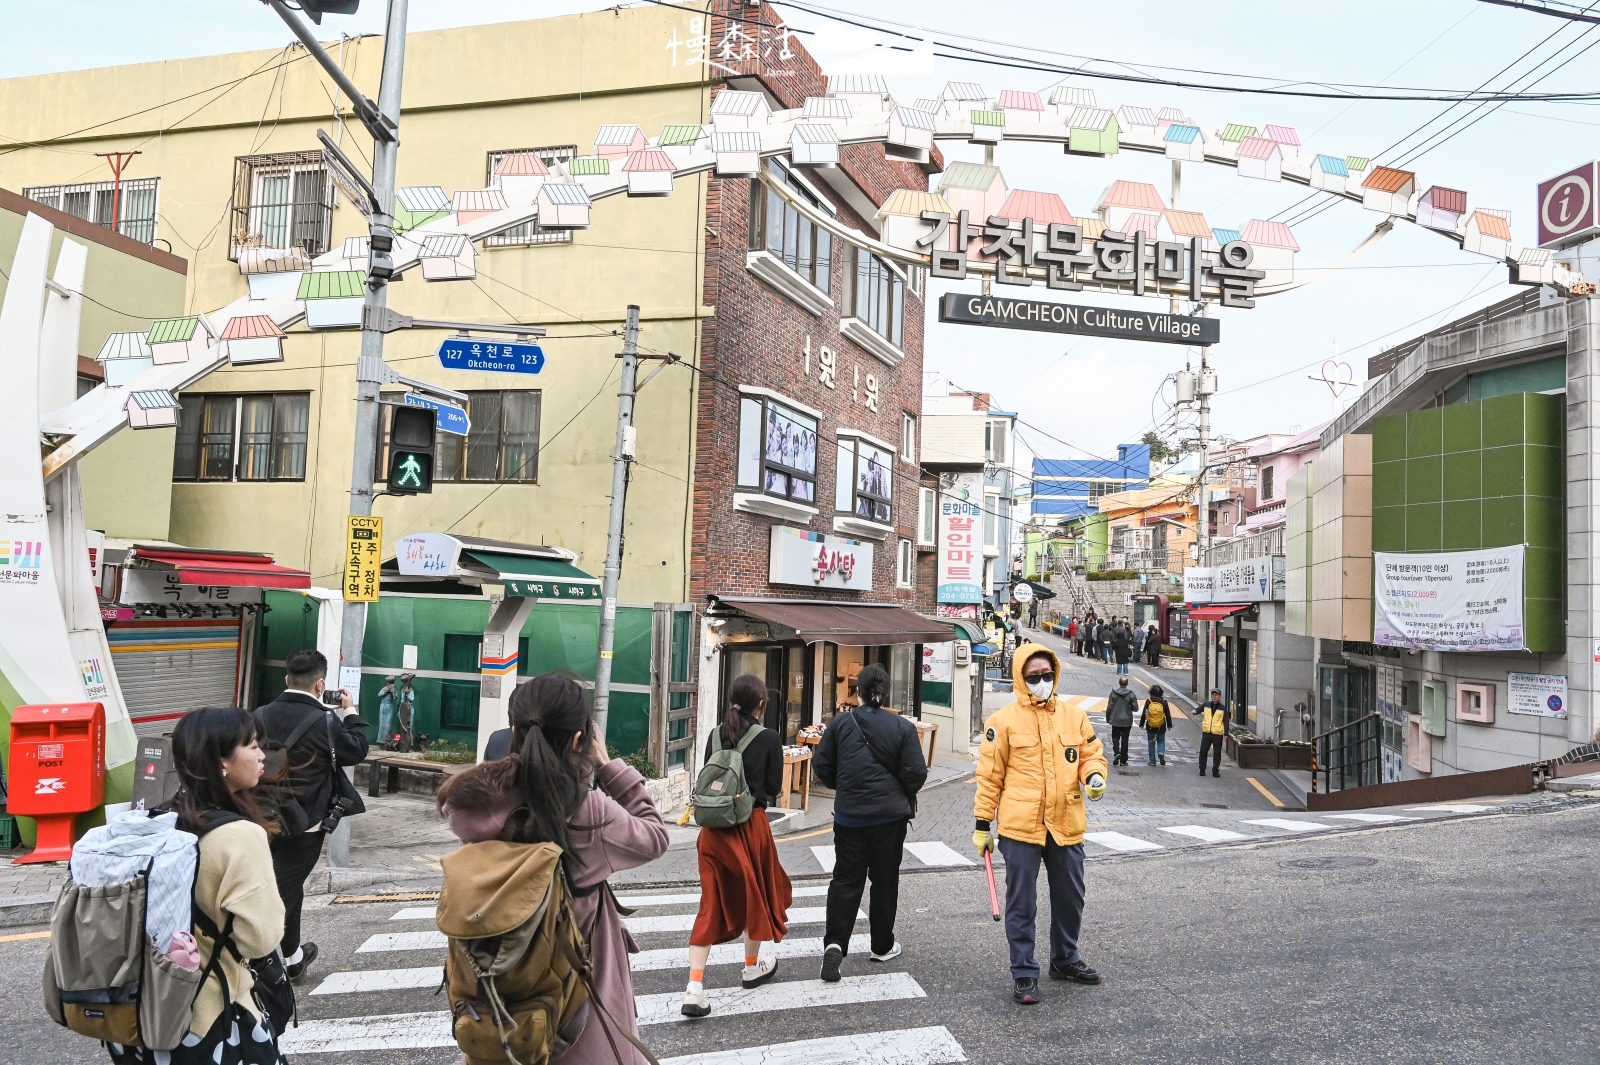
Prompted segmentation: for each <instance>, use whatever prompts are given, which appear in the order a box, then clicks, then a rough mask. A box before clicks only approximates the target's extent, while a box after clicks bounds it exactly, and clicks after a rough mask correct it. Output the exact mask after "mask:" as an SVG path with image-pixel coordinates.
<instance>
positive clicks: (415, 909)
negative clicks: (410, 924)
mask: <svg viewBox="0 0 1600 1065" xmlns="http://www.w3.org/2000/svg"><path fill="white" fill-rule="evenodd" d="M437 916H439V908H438V907H437V906H407V907H406V908H405V909H403V910H401V911H400V912H399V913H397V914H395V915H394V916H393V917H391V918H389V920H391V921H423V920H427V921H431V920H433V919H434V918H435V917H437Z"/></svg>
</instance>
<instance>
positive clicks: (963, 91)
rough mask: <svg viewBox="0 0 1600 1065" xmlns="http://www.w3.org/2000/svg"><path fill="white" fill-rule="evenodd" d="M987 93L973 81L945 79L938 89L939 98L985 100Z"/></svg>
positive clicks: (987, 96)
mask: <svg viewBox="0 0 1600 1065" xmlns="http://www.w3.org/2000/svg"><path fill="white" fill-rule="evenodd" d="M988 98H989V94H988V93H986V92H984V91H983V86H982V85H979V84H978V83H977V82H975V81H947V82H945V83H944V88H943V89H941V90H940V91H939V99H941V100H987V99H988Z"/></svg>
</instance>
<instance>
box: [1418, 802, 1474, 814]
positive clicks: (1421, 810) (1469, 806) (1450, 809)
mask: <svg viewBox="0 0 1600 1065" xmlns="http://www.w3.org/2000/svg"><path fill="white" fill-rule="evenodd" d="M1409 809H1410V811H1411V812H1412V813H1414V814H1481V813H1483V812H1484V811H1485V810H1493V809H1494V807H1493V806H1478V805H1476V804H1474V803H1470V802H1450V803H1440V804H1438V805H1437V806H1412V807H1409Z"/></svg>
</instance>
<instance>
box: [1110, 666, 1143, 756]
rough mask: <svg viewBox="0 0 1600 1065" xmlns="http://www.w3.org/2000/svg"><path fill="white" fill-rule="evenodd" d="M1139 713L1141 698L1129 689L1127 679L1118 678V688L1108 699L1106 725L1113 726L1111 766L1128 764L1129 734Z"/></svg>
mask: <svg viewBox="0 0 1600 1065" xmlns="http://www.w3.org/2000/svg"><path fill="white" fill-rule="evenodd" d="M1138 712H1139V697H1138V696H1137V695H1135V694H1134V692H1133V689H1132V688H1129V687H1128V678H1127V677H1118V678H1117V686H1116V687H1115V688H1112V689H1111V694H1110V695H1109V696H1107V697H1106V724H1108V725H1110V726H1111V764H1112V765H1127V764H1128V733H1130V732H1132V731H1133V718H1134V715H1135V714H1137V713H1138Z"/></svg>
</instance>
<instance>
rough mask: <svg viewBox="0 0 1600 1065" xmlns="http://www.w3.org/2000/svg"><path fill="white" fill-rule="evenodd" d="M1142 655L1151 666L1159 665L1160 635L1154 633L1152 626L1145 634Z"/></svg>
mask: <svg viewBox="0 0 1600 1065" xmlns="http://www.w3.org/2000/svg"><path fill="white" fill-rule="evenodd" d="M1144 653H1145V656H1146V657H1147V659H1148V660H1149V662H1150V664H1151V665H1152V666H1159V665H1160V664H1161V634H1160V633H1159V632H1157V631H1156V627H1155V626H1154V625H1151V626H1150V631H1149V632H1147V633H1145V636H1144Z"/></svg>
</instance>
